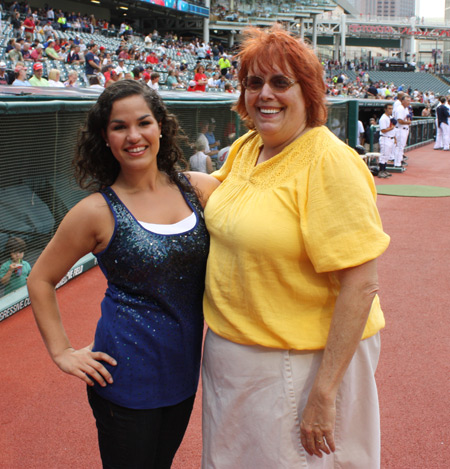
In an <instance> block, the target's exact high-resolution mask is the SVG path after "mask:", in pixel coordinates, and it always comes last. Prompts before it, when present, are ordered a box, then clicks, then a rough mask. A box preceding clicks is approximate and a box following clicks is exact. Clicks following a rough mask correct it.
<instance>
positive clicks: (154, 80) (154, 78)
mask: <svg viewBox="0 0 450 469" xmlns="http://www.w3.org/2000/svg"><path fill="white" fill-rule="evenodd" d="M160 77H161V76H160V74H159V73H158V72H153V73H152V74H151V75H150V80H151V81H150V82H149V83H147V85H148V86H149V87H150V88H152V89H153V90H155V91H158V90H159V79H160Z"/></svg>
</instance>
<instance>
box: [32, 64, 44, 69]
mask: <svg viewBox="0 0 450 469" xmlns="http://www.w3.org/2000/svg"><path fill="white" fill-rule="evenodd" d="M43 68H44V66H43V65H42V64H41V63H39V62H36V63H35V64H34V65H33V70H43Z"/></svg>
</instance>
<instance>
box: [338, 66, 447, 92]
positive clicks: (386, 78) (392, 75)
mask: <svg viewBox="0 0 450 469" xmlns="http://www.w3.org/2000/svg"><path fill="white" fill-rule="evenodd" d="M338 73H339V72H338V71H335V72H333V74H338ZM343 73H345V75H346V76H347V77H348V79H349V80H350V81H354V80H356V72H355V71H353V70H346V71H345V72H343ZM368 73H369V78H370V80H371V81H372V82H379V81H382V82H384V83H393V84H394V86H395V87H396V88H398V87H399V86H400V85H403V87H406V88H408V87H409V86H410V87H411V88H412V89H413V90H415V89H417V90H419V91H423V92H426V91H433V92H434V93H435V94H447V93H448V90H449V88H450V84H449V83H446V82H444V81H443V80H442V79H440V78H438V77H437V76H435V75H433V74H431V73H426V72H380V71H370V72H368Z"/></svg>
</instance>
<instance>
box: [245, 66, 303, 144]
mask: <svg viewBox="0 0 450 469" xmlns="http://www.w3.org/2000/svg"><path fill="white" fill-rule="evenodd" d="M250 75H258V76H260V77H262V78H263V79H264V80H265V83H264V86H263V87H262V89H261V90H259V91H249V90H245V107H246V110H247V112H248V115H249V117H250V118H251V120H252V121H253V123H254V125H255V127H256V130H257V131H258V133H259V134H260V136H261V138H262V140H263V142H264V146H265V147H268V148H272V149H273V150H275V151H276V152H277V153H278V152H280V151H281V150H282V149H283V148H284V147H286V146H287V145H289V144H290V143H292V142H293V141H294V140H295V139H296V138H297V137H299V136H300V135H301V134H302V133H303V132H304V131H305V130H307V127H306V118H307V115H306V107H305V100H304V98H303V93H302V89H301V87H300V85H299V84H298V83H295V84H294V85H293V86H291V87H290V88H289V89H288V90H286V91H284V92H282V93H281V92H275V91H273V90H272V89H271V88H270V86H269V83H268V81H269V80H270V78H271V77H273V76H276V75H285V76H287V77H288V78H290V79H292V80H295V77H294V76H293V74H292V72H290V71H289V69H288V72H287V73H285V72H283V71H282V70H281V68H279V67H278V66H277V65H274V66H273V70H267V71H263V70H261V69H260V68H259V67H258V66H256V65H255V66H253V67H251V68H250V69H249V71H248V76H250Z"/></svg>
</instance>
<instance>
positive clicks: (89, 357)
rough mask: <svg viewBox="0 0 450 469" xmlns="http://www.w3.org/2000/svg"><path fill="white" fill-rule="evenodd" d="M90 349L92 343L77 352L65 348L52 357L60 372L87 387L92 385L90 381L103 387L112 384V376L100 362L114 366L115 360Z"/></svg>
mask: <svg viewBox="0 0 450 469" xmlns="http://www.w3.org/2000/svg"><path fill="white" fill-rule="evenodd" d="M92 348H93V343H92V344H90V345H88V346H87V347H84V348H82V349H79V350H75V349H74V348H72V347H71V348H67V349H65V350H64V351H63V352H62V353H61V354H59V355H58V356H56V357H54V361H55V363H56V364H57V365H58V366H59V368H60V369H61V370H62V371H64V372H65V373H68V374H70V375H73V376H76V377H77V378H80V379H81V380H82V381H84V382H85V383H87V384H88V385H89V386H93V385H94V382H93V381H92V379H94V380H95V381H97V382H98V384H100V386H103V387H105V386H106V385H107V384H112V382H113V379H112V376H111V374H110V373H109V371H108V370H107V369H106V368H105V367H104V366H103V364H102V363H101V362H106V363H109V364H110V365H112V366H116V365H117V362H116V360H114V358H112V357H110V356H109V355H108V354H106V353H103V352H93V351H92ZM90 378H92V379H90Z"/></svg>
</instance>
